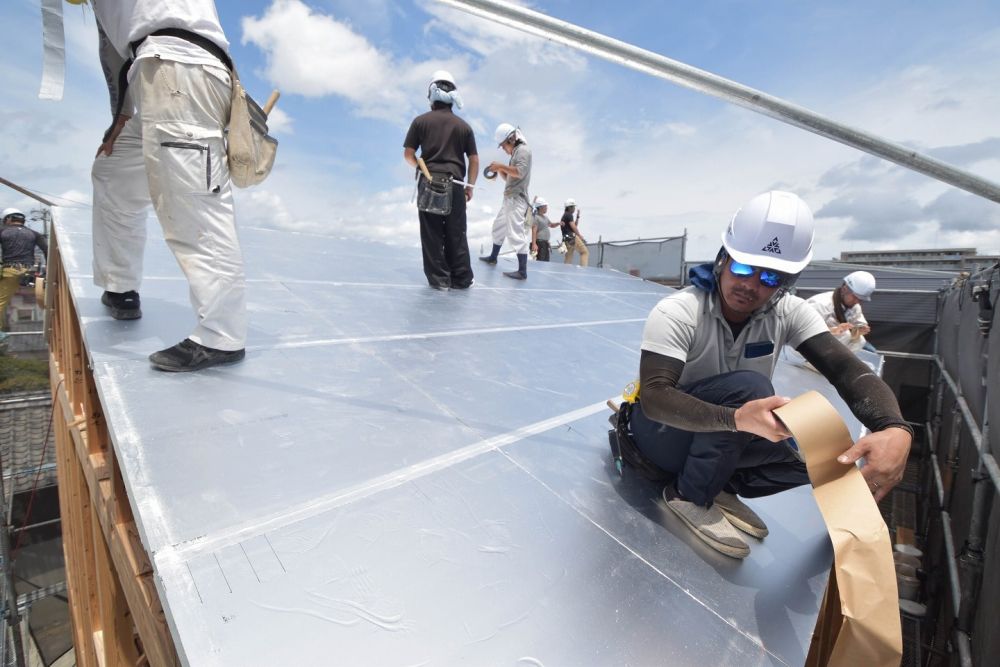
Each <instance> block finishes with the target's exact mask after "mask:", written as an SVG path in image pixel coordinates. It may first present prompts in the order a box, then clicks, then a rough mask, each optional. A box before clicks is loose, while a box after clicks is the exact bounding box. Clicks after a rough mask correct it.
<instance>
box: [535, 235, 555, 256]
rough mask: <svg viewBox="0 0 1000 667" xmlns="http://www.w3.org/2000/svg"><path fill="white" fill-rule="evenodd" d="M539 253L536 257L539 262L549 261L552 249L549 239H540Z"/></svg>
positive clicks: (538, 242)
mask: <svg viewBox="0 0 1000 667" xmlns="http://www.w3.org/2000/svg"><path fill="white" fill-rule="evenodd" d="M537 244H538V255H537V256H536V257H535V259H536V260H538V261H539V262H547V261H549V252H550V251H551V250H552V248H551V246H549V240H548V239H538V241H537Z"/></svg>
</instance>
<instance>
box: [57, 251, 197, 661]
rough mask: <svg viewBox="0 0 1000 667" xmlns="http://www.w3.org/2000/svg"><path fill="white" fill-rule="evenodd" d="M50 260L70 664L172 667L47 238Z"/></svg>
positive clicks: (145, 562)
mask: <svg viewBox="0 0 1000 667" xmlns="http://www.w3.org/2000/svg"><path fill="white" fill-rule="evenodd" d="M50 259H51V261H50V262H49V267H50V272H49V276H48V280H47V285H46V293H45V296H46V309H47V310H48V312H49V313H50V317H49V320H48V323H49V330H48V333H49V348H50V369H51V381H52V388H53V389H52V401H53V404H54V406H55V410H54V413H55V414H54V425H53V429H54V431H55V434H56V453H57V460H58V467H59V504H60V507H61V508H62V513H63V522H62V525H63V551H64V555H65V560H66V581H67V587H68V590H69V602H70V616H71V618H72V622H73V635H74V636H73V640H74V645H75V646H76V660H77V664H78V665H80V666H81V667H91V666H94V667H110V666H112V665H129V666H135V665H140V664H145V663H146V662H148V663H149V664H153V665H157V666H159V665H177V664H179V660H178V657H177V652H176V650H175V648H174V644H173V640H172V638H171V636H170V632H169V629H168V628H167V623H166V620H165V617H164V613H163V608H162V605H161V604H160V599H159V594H158V592H157V590H156V586H155V584H154V581H153V568H152V565H151V564H150V561H149V557H148V554H147V553H146V551H145V549H144V548H143V546H142V543H141V541H140V539H139V534H138V531H137V529H136V525H135V521H134V519H133V516H132V508H131V506H130V505H129V500H128V498H127V496H126V492H125V486H124V483H123V481H122V476H121V472H120V470H119V466H118V461H117V458H116V456H115V452H114V449H113V448H112V446H111V443H110V439H109V436H108V430H107V426H106V424H105V420H104V414H103V411H102V408H101V403H100V400H99V397H98V395H97V388H96V386H95V384H94V378H93V375H92V373H91V372H90V369H89V368H88V365H87V354H86V350H85V349H84V343H83V338H82V334H81V331H80V327H79V322H78V319H77V316H76V308H75V306H74V304H73V300H72V296H71V294H70V289H69V284H68V282H67V280H66V276H65V273H64V270H63V266H62V262H61V261H60V257H59V248H58V243H57V240H56V239H55V237H54V235H53V240H52V245H51V248H50Z"/></svg>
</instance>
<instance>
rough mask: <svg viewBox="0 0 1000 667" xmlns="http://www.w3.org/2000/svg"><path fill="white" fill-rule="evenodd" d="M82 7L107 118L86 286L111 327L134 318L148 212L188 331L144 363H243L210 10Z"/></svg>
mask: <svg viewBox="0 0 1000 667" xmlns="http://www.w3.org/2000/svg"><path fill="white" fill-rule="evenodd" d="M91 4H92V5H93V8H94V14H95V15H96V17H97V22H98V30H99V33H100V55H101V64H102V66H103V68H104V72H105V75H106V78H107V80H108V88H109V91H110V94H111V105H112V109H113V114H114V121H113V124H112V126H111V127H110V128H109V129H108V131H107V133H106V134H105V137H104V140H103V142H102V143H101V146H100V148H99V149H98V151H97V156H96V158H95V160H94V167H93V171H92V177H93V184H94V283H95V284H96V285H97V286H98V287H102V288H103V289H104V290H105V292H104V294H103V295H102V297H101V302H102V303H103V304H104V305H105V306H107V307H108V308H109V310H110V313H111V316H112V317H114V318H115V319H119V320H132V319H138V318H139V317H141V316H142V311H141V309H140V302H139V287H140V284H141V282H142V255H143V248H144V246H145V242H146V227H145V226H146V213H147V210H148V206H149V205H150V203H152V205H153V208H154V209H155V211H156V217H157V218H158V219H159V221H160V226H161V227H162V228H163V236H164V238H165V239H166V241H167V245H168V246H169V247H170V249H171V251H173V253H174V257H175V258H176V259H177V263H178V264H179V265H180V267H181V270H182V271H183V272H184V275H185V276H186V277H187V280H188V284H189V287H190V298H191V305H192V306H193V307H194V310H195V315H196V316H197V324H196V326H195V328H194V331H192V332H191V334H190V335H189V336H188V337H187V338H186V339H185V340H183V341H181V342H180V343H178V344H177V345H174V346H172V347H169V348H167V349H164V350H160V351H159V352H155V353H153V354H151V355H150V357H149V359H150V362H151V363H152V364H153V366H154V367H155V368H158V369H160V370H165V371H196V370H201V369H203V368H208V367H210V366H217V365H221V364H231V363H235V362H238V361H241V360H242V359H243V357H244V355H245V351H244V348H245V344H246V331H247V318H246V301H245V280H244V277H243V257H242V253H241V251H240V244H239V240H238V238H237V235H236V215H235V211H234V208H233V196H232V189H231V186H230V182H229V166H228V163H227V160H226V147H225V143H224V140H223V131H224V130H225V129H226V126H227V125H228V123H229V114H230V96H231V85H232V83H231V79H230V69H229V65H230V63H229V62H228V60H229V56H228V49H229V42H228V41H227V40H226V36H225V34H224V33H223V31H222V26H221V25H220V23H219V16H218V13H217V12H216V8H215V3H214V2H213V1H212V0H91ZM129 59H134V63H131V64H130V65H129V64H128V60H129ZM123 65H125V67H123ZM126 73H127V74H126ZM120 74H121V75H125V76H120Z"/></svg>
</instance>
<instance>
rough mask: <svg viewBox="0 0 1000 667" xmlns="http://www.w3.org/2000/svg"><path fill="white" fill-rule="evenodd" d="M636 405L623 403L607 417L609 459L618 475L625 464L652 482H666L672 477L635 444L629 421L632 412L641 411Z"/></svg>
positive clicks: (672, 476)
mask: <svg viewBox="0 0 1000 667" xmlns="http://www.w3.org/2000/svg"><path fill="white" fill-rule="evenodd" d="M638 406H639V404H638V403H629V402H624V403H622V404H621V407H620V408H619V409H618V412H616V413H615V414H613V415H611V416H610V417H608V421H609V422H611V426H612V429H611V430H610V431H608V444H609V445H610V446H611V458H612V460H613V461H614V463H615V468H616V469H617V470H618V474H619V475H621V474H622V468H623V464H625V463H627V464H629V465H630V466H631V467H633V468H635V471H636V472H638V473H639V474H640V475H642V476H643V477H645V478H646V479H648V480H650V481H652V482H666V481H668V480H671V479H673V478H674V475H673V474H671V473H669V472H667V471H666V470H664V469H663V468H661V467H659V466H658V465H656V464H655V463H653V462H652V461H650V460H649V459H648V458H647V457H646V456H645V455H644V454H643V453H642V451H641V450H640V449H639V447H638V445H636V444H635V440H634V439H633V438H632V431H631V429H630V428H629V420H630V419H631V418H632V410H637V409H639V410H641V409H642V408H639V407H638Z"/></svg>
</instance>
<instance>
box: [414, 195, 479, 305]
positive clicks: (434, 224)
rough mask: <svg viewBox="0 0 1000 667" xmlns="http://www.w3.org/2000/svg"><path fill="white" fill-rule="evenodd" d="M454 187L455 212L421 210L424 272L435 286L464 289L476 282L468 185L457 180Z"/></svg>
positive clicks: (453, 207)
mask: <svg viewBox="0 0 1000 667" xmlns="http://www.w3.org/2000/svg"><path fill="white" fill-rule="evenodd" d="M451 187H452V192H451V213H449V214H448V215H435V214H433V213H425V212H424V211H420V245H421V247H422V248H423V254H424V275H425V276H427V282H428V283H430V285H431V287H457V288H459V289H464V288H466V287H468V286H469V285H471V284H472V277H473V275H472V262H471V260H470V258H469V240H468V238H466V234H465V225H466V222H465V188H464V186H461V185H459V184H457V183H452V185H451Z"/></svg>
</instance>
